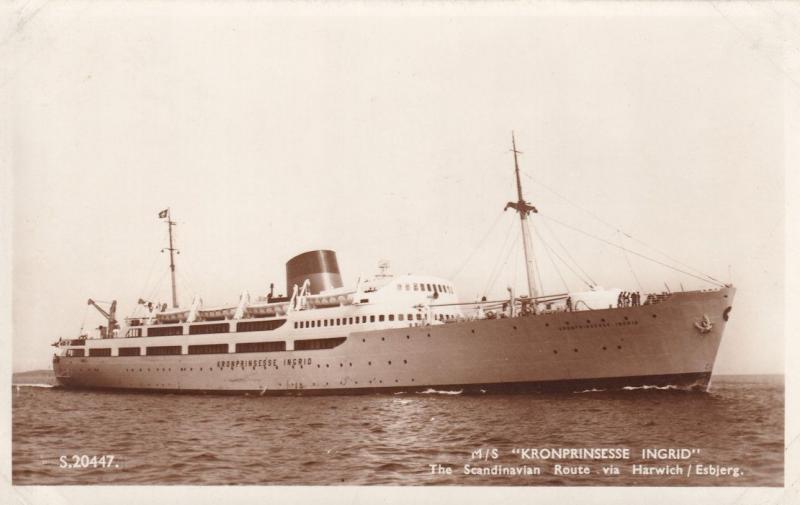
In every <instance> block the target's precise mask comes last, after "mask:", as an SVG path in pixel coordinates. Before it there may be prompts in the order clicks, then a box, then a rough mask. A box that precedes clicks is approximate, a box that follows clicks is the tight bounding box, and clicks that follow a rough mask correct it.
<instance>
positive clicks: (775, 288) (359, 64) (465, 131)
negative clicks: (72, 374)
mask: <svg viewBox="0 0 800 505" xmlns="http://www.w3.org/2000/svg"><path fill="white" fill-rule="evenodd" d="M350 5H351V7H352V4H350ZM748 8H749V9H757V10H754V11H753V12H744V14H746V15H747V16H745V17H741V16H740V14H742V13H741V12H736V13H731V12H728V14H730V15H722V14H725V12H722V11H720V10H718V9H717V8H715V7H713V6H711V5H701V6H691V8H689V6H686V5H683V6H681V5H673V6H670V7H667V8H666V9H667V10H668V12H667V13H666V14H664V15H652V14H651V13H650V14H648V13H647V12H643V11H641V10H637V9H636V8H632V9H631V10H628V11H625V13H624V15H613V16H612V15H604V14H601V13H598V11H597V10H594V11H592V10H591V9H589V10H588V11H587V10H584V11H578V10H572V9H571V8H568V7H565V6H561V7H559V8H558V9H556V10H555V11H546V10H536V9H533V10H531V9H528V10H526V9H521V10H517V11H514V10H510V9H509V8H508V6H506V7H503V6H499V7H498V6H497V5H495V7H494V8H489V7H481V6H480V5H474V6H471V7H466V6H463V5H462V7H461V8H458V7H456V8H454V7H452V6H451V7H450V8H443V6H442V5H439V6H438V8H435V7H434V8H430V9H426V8H422V7H420V6H417V8H416V9H409V10H402V9H399V8H392V9H390V8H384V9H382V10H374V9H370V8H368V7H366V6H364V7H362V8H359V9H353V8H349V9H347V8H341V9H337V8H330V7H329V8H322V7H318V8H313V4H304V5H303V6H300V7H291V6H288V5H279V4H278V5H276V4H272V5H269V4H263V3H237V4H234V5H231V6H230V7H227V8H224V9H223V8H221V7H220V6H219V5H218V4H213V3H207V4H195V5H194V7H193V8H187V7H186V4H183V3H175V4H170V5H168V6H164V8H163V9H159V10H157V11H156V10H153V9H149V8H148V7H147V5H146V4H144V3H141V4H133V3H124V4H120V3H112V4H100V3H85V4H84V3H77V4H64V3H54V4H52V5H48V6H46V7H43V8H41V9H39V10H35V11H31V12H30V13H29V14H30V16H27V17H24V19H25V22H24V23H21V26H17V27H16V32H15V35H14V36H13V39H11V43H10V45H11V47H12V48H13V50H14V58H12V59H11V60H10V63H8V64H6V65H5V66H4V68H3V70H4V72H3V75H2V78H3V81H2V83H0V85H1V86H2V88H3V89H5V90H6V96H7V97H10V100H8V101H7V102H4V103H5V105H6V106H7V107H8V108H9V114H8V115H6V116H5V119H4V120H3V121H4V124H5V125H7V126H9V128H8V130H7V131H8V132H9V133H8V134H7V137H6V142H8V146H9V147H10V150H9V152H10V153H11V154H10V166H11V169H10V178H9V180H10V181H11V183H12V186H13V200H12V203H11V205H10V207H11V209H10V210H11V212H10V214H9V215H10V218H9V220H10V225H11V232H10V238H11V242H10V244H11V245H10V250H11V269H12V276H11V296H12V299H11V301H12V306H11V308H12V348H13V355H12V356H13V358H12V359H13V370H14V371H21V370H30V369H40V368H49V366H50V364H49V363H50V359H51V356H52V348H51V347H49V344H50V343H51V342H53V341H54V340H56V339H57V338H58V337H70V336H74V335H77V333H78V332H79V330H80V328H81V327H82V325H83V327H84V328H86V329H88V328H91V327H93V326H97V325H98V324H101V323H102V322H103V321H102V318H101V317H100V316H99V314H98V313H97V312H96V311H94V310H92V309H91V308H88V306H87V304H86V300H87V299H88V298H94V299H96V300H105V301H107V300H112V299H116V300H118V303H119V313H120V315H123V316H124V315H127V314H129V313H131V312H132V311H133V310H134V309H135V308H136V307H135V304H136V300H137V299H138V298H146V299H150V300H153V301H168V300H169V277H168V256H167V255H166V254H164V253H162V252H161V249H162V248H164V247H166V241H167V235H166V226H165V224H164V223H163V221H162V220H159V219H158V218H157V214H158V212H159V211H160V210H162V209H164V208H167V207H169V208H170V209H171V211H172V214H173V218H174V219H175V220H176V221H177V229H176V240H177V247H178V248H179V249H180V254H179V255H178V256H177V265H178V266H177V269H178V294H179V299H180V302H181V304H183V305H188V304H189V303H190V301H191V299H192V297H193V296H194V295H196V294H197V295H200V296H202V298H203V300H204V303H205V304H206V305H217V304H222V303H227V302H234V301H235V300H236V299H237V298H238V296H239V294H240V293H241V292H242V291H244V290H247V291H249V292H250V293H251V294H253V295H257V294H265V293H266V291H268V289H269V284H270V283H271V282H274V283H275V284H276V285H277V286H283V285H284V282H285V278H284V263H285V261H286V260H287V259H289V258H290V257H292V256H294V255H295V254H298V253H300V252H303V251H306V250H310V249H318V248H319V249H333V250H335V251H336V252H337V254H338V258H339V264H340V267H341V272H342V277H343V279H344V281H345V283H346V284H351V285H353V284H354V283H355V281H356V279H357V278H358V277H359V276H360V275H369V274H373V273H375V272H376V271H377V264H378V261H380V260H383V259H386V260H389V262H390V264H391V271H392V272H394V273H408V272H413V273H426V274H431V275H438V276H441V277H445V278H448V279H450V280H452V281H453V282H454V284H455V286H456V288H457V290H458V292H459V293H460V296H461V298H462V299H463V300H465V301H466V300H474V299H476V298H477V297H479V296H483V295H487V296H488V297H489V298H498V297H503V296H505V292H506V287H507V286H514V287H515V289H516V290H517V292H518V293H522V292H525V290H526V288H525V284H524V283H525V281H524V273H523V270H522V268H523V263H522V257H521V246H520V242H519V239H518V238H517V237H518V235H519V224H518V221H516V220H515V216H514V215H513V214H511V213H510V212H506V213H505V214H504V213H503V207H504V205H505V203H506V202H507V201H510V200H514V199H515V194H514V191H515V189H514V180H513V167H514V164H513V155H512V153H511V152H510V148H511V132H512V130H513V131H514V133H515V136H516V141H517V147H518V149H519V150H520V151H522V152H523V154H521V155H520V160H519V161H520V166H521V169H522V171H523V177H522V183H523V186H524V191H525V197H526V199H527V200H529V201H530V202H531V203H533V204H534V205H535V206H536V207H537V208H538V209H539V211H540V214H539V215H536V216H534V217H533V219H532V226H533V228H534V230H535V235H536V238H537V240H536V245H535V252H536V258H537V263H538V266H539V269H540V271H541V275H542V281H543V288H544V291H545V292H550V293H555V292H563V291H564V289H565V284H566V288H568V289H570V290H573V291H574V290H583V289H586V286H585V284H583V283H582V282H581V280H580V279H579V276H577V275H575V274H573V273H572V272H571V271H570V270H569V269H568V268H565V267H564V266H563V264H562V265H560V267H559V268H557V269H556V268H553V264H554V263H555V264H556V265H558V264H559V263H558V259H557V258H554V257H553V254H554V253H553V252H552V251H560V255H561V256H562V257H564V258H565V259H566V257H567V255H569V256H570V257H572V258H574V260H575V263H577V264H578V265H580V269H582V270H583V271H585V272H587V273H588V275H589V276H590V277H591V278H592V280H594V281H595V282H596V283H597V284H599V285H601V286H604V287H607V288H612V287H619V288H622V289H628V290H641V291H646V292H649V291H662V290H664V289H665V283H666V285H668V286H669V288H670V289H672V290H679V289H681V288H683V289H687V290H689V289H705V288H709V287H712V286H711V285H710V284H707V283H704V282H702V281H701V280H699V279H696V278H693V277H690V276H686V275H682V274H680V273H678V272H675V271H673V270H669V269H665V268H663V267H662V266H660V265H658V264H656V263H653V262H648V261H646V260H644V259H642V258H641V257H639V256H637V255H636V254H633V253H630V254H628V255H627V257H626V255H625V254H623V253H622V252H621V251H620V250H619V249H616V248H614V247H610V246H608V245H607V244H604V243H603V242H598V241H596V240H592V239H589V238H588V237H586V236H585V235H582V234H581V233H577V232H575V231H574V230H573V228H579V229H581V230H584V231H585V232H587V233H589V234H591V235H594V236H596V237H599V238H600V239H602V240H604V241H607V242H613V243H615V244H620V245H623V246H624V247H626V248H630V249H632V250H635V251H638V252H642V253H645V254H647V255H649V256H653V257H655V258H657V259H659V261H666V262H672V260H666V259H665V257H664V256H663V255H659V253H655V252H654V250H658V251H662V252H664V253H666V254H668V255H669V257H671V258H674V259H677V260H679V261H680V262H681V263H683V264H686V265H691V266H692V267H694V268H696V269H698V270H699V271H701V272H704V273H706V274H708V275H711V276H713V277H714V278H716V279H719V280H721V281H723V282H733V283H734V284H735V286H736V287H737V289H738V292H737V295H736V300H735V302H734V308H733V312H732V315H731V320H730V322H729V324H728V328H727V330H726V334H725V337H724V339H723V342H722V346H721V348H720V351H719V356H718V359H717V363H716V367H715V371H716V372H717V373H782V372H783V369H784V357H785V355H784V309H785V303H784V290H785V288H786V286H785V265H784V263H785V260H786V257H785V247H786V244H785V241H784V232H785V227H786V226H787V218H786V214H785V212H786V211H785V205H786V201H785V189H786V184H787V180H786V159H785V158H786V152H787V149H789V147H788V146H787V139H790V138H793V137H790V136H789V135H788V134H787V124H789V126H791V124H790V123H791V121H790V120H787V107H788V104H787V100H790V101H792V102H791V103H792V104H794V103H795V102H794V100H795V99H796V95H797V89H798V86H797V81H796V80H794V79H793V78H792V74H787V71H786V68H785V67H784V66H783V63H782V62H781V60H780V58H779V57H777V56H776V54H778V55H779V51H777V50H776V49H775V47H774V41H773V40H772V39H770V38H769V37H764V36H763V33H764V31H763V30H762V31H759V26H760V25H759V24H758V23H754V21H753V16H756V18H757V19H759V20H762V19H765V20H766V21H767V22H774V19H775V18H774V16H772V15H771V14H770V13H769V12H767V11H763V10H758V9H765V8H766V7H764V6H763V5H761V6H758V5H757V6H750V7H748ZM734 14H738V15H734ZM798 26H800V25H798ZM798 26H795V25H792V26H790V27H789V28H790V29H793V30H800V28H798ZM766 33H770V32H769V31H767V32H766ZM7 46H8V45H7ZM559 223H565V224H567V225H569V227H565V226H563V225H561V224H559ZM545 244H547V245H545ZM642 244H647V245H648V246H650V247H651V248H652V249H648V248H645V247H644V246H643V245H642ZM548 247H549V249H548ZM548 251H551V252H550V253H548ZM565 251H568V252H565ZM551 257H553V258H552V259H551ZM681 268H683V267H681ZM573 269H574V270H576V271H578V272H580V270H578V269H577V267H573ZM562 276H563V281H562Z"/></svg>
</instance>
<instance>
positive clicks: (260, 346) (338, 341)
mask: <svg viewBox="0 0 800 505" xmlns="http://www.w3.org/2000/svg"><path fill="white" fill-rule="evenodd" d="M346 340H347V337H333V338H312V339H303V340H295V341H294V350H295V351H313V350H319V349H333V348H334V347H338V346H340V345H342V344H343V343H344V342H345V341H346ZM285 350H286V342H285V341H279V342H245V343H241V344H236V352H237V353H247V352H282V351H285ZM84 353H85V350H84V349H67V356H69V357H85V354H84ZM181 354H182V352H181V346H179V345H158V346H150V347H147V348H146V349H145V355H146V356H173V355H181ZM187 354H228V344H204V345H190V346H189V347H188V352H187ZM89 356H111V348H109V347H104V348H94V349H89ZM119 356H141V348H139V347H120V348H119Z"/></svg>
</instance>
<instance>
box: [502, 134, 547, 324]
mask: <svg viewBox="0 0 800 505" xmlns="http://www.w3.org/2000/svg"><path fill="white" fill-rule="evenodd" d="M511 150H512V151H513V153H514V173H515V175H516V177H517V201H516V202H508V203H507V204H506V207H505V209H503V210H508V208H509V207H510V208H512V209H514V210H516V211H517V213H518V214H519V220H520V225H521V226H522V249H523V252H524V253H525V274H526V276H527V279H528V294H529V296H530V297H531V298H533V299H536V298H537V297H538V296H539V291H538V289H537V286H536V276H535V275H534V257H533V243H532V241H531V232H530V229H529V227H528V214H530V213H531V212H534V213H537V212H539V211H538V210H536V207H534V206H533V205H531V204H530V203H528V202H526V201H525V199H524V198H523V197H522V183H521V182H520V179H519V160H518V159H517V154H522V152H521V151H517V142H516V139H515V138H514V132H513V131H512V132H511ZM531 308H532V309H533V312H534V313H536V303H533V304H531Z"/></svg>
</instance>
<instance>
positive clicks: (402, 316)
mask: <svg viewBox="0 0 800 505" xmlns="http://www.w3.org/2000/svg"><path fill="white" fill-rule="evenodd" d="M405 318H406V315H405V314H398V315H397V320H398V321H404V320H405Z"/></svg>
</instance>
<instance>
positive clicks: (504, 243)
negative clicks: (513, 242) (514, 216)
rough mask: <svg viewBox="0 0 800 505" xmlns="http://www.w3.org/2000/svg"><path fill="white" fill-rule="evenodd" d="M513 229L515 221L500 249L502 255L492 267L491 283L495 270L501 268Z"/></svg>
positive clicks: (490, 272) (484, 291)
mask: <svg viewBox="0 0 800 505" xmlns="http://www.w3.org/2000/svg"><path fill="white" fill-rule="evenodd" d="M513 229H514V221H513V220H512V221H511V223H510V226H509V227H508V230H507V231H506V237H505V239H503V245H502V246H501V247H500V254H499V255H498V256H497V259H496V261H495V264H494V265H492V269H491V270H489V281H491V279H492V278H493V277H494V275H495V270H497V269H498V268H499V266H500V262H501V261H502V260H503V256H504V252H505V250H506V246H507V245H508V239H509V237H511V232H512V230H513ZM486 291H487V290H486V288H484V290H483V293H482V294H484V295H485V294H486Z"/></svg>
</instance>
